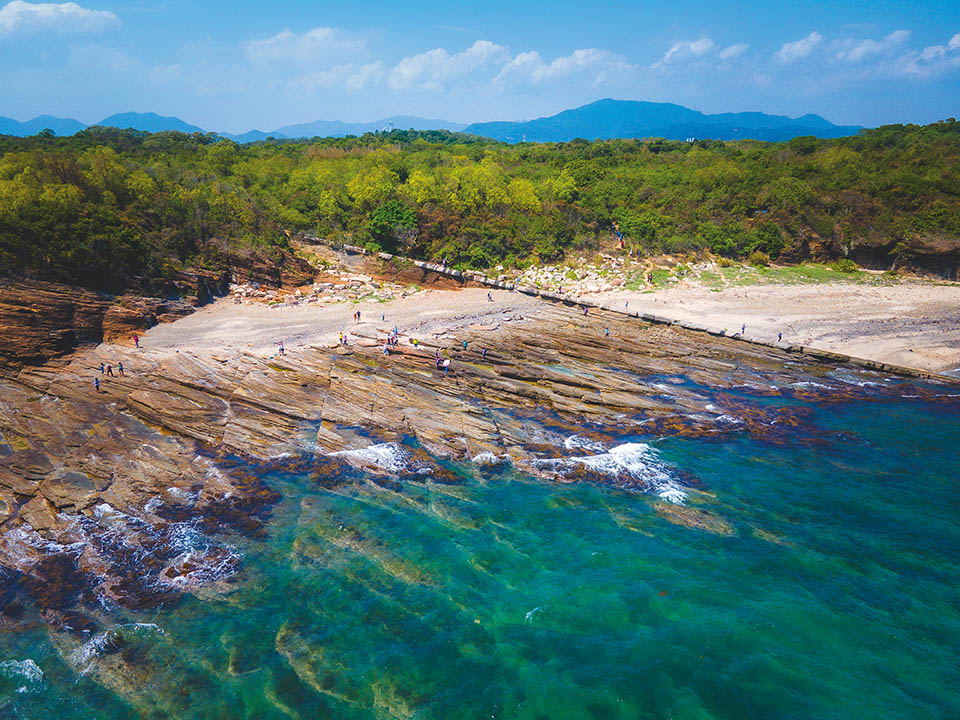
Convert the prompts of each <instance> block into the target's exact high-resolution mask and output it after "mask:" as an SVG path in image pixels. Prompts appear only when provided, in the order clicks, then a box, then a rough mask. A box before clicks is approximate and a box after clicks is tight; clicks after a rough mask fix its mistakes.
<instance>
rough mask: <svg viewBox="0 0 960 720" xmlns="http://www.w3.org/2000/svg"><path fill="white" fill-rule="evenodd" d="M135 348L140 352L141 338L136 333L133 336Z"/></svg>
mask: <svg viewBox="0 0 960 720" xmlns="http://www.w3.org/2000/svg"><path fill="white" fill-rule="evenodd" d="M133 346H134V347H135V348H137V349H138V350H139V349H140V336H139V335H137V334H136V333H134V335H133Z"/></svg>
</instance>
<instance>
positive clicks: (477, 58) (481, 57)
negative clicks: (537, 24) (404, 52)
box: [389, 40, 510, 90]
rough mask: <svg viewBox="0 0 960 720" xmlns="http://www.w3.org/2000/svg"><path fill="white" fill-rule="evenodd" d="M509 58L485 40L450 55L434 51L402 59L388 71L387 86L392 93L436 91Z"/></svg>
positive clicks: (497, 47)
mask: <svg viewBox="0 0 960 720" xmlns="http://www.w3.org/2000/svg"><path fill="white" fill-rule="evenodd" d="M509 57H510V54H509V53H508V52H507V49H506V48H505V47H503V46H502V45H496V44H494V43H492V42H489V41H488V40H477V41H476V42H475V43H474V44H473V45H472V46H470V47H469V48H467V49H466V50H464V51H463V52H458V53H455V54H453V55H450V54H449V53H448V52H447V51H446V50H444V49H443V48H436V49H434V50H429V51H427V52H423V53H419V54H417V55H411V56H409V57H405V58H403V59H402V60H401V61H400V62H398V63H397V65H396V67H394V68H393V70H392V71H391V72H390V79H389V83H390V87H391V88H393V89H394V90H439V89H440V88H442V87H443V85H444V84H445V83H446V82H447V81H448V80H451V79H455V78H463V77H465V76H467V75H470V74H471V73H473V72H475V71H477V70H480V69H481V68H484V67H486V66H487V65H489V64H495V63H502V62H505V61H506V60H507V59H508V58H509Z"/></svg>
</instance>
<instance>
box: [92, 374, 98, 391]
mask: <svg viewBox="0 0 960 720" xmlns="http://www.w3.org/2000/svg"><path fill="white" fill-rule="evenodd" d="M93 389H94V390H96V391H97V392H100V378H98V377H94V378H93Z"/></svg>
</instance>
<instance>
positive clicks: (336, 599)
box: [0, 386, 960, 720]
mask: <svg viewBox="0 0 960 720" xmlns="http://www.w3.org/2000/svg"><path fill="white" fill-rule="evenodd" d="M905 387H907V388H910V387H913V386H905ZM936 392H939V393H949V392H955V390H953V391H952V390H949V389H943V388H941V389H939V390H937V391H936ZM909 394H911V393H910V392H909V391H908V390H905V391H904V392H903V393H902V395H909ZM758 402H761V400H758ZM763 402H773V401H770V400H763ZM776 402H781V403H789V404H792V405H803V406H805V407H806V408H808V410H807V412H809V413H810V414H809V415H808V416H806V422H807V426H808V430H805V431H803V432H801V433H800V435H802V437H801V436H799V435H798V437H797V439H796V442H791V441H790V440H789V438H788V439H787V440H786V441H783V440H781V441H778V442H768V441H765V440H764V439H762V438H758V437H756V436H755V435H748V434H747V433H737V432H732V433H728V434H725V435H723V437H722V438H710V437H699V438H684V437H658V436H656V435H642V434H641V435H635V434H632V435H629V436H622V437H618V438H616V439H615V440H614V441H610V440H607V441H606V443H605V444H604V446H603V447H601V446H599V445H595V444H589V443H586V444H587V445H589V450H585V449H584V448H583V444H578V442H577V441H574V442H571V443H568V446H561V447H560V448H559V449H558V455H567V456H571V455H576V456H579V457H585V456H591V455H592V456H595V457H601V458H603V459H601V460H598V461H596V462H595V463H594V464H595V465H596V466H597V467H599V468H601V469H603V468H604V467H608V466H610V463H613V466H615V467H619V468H620V469H621V470H623V468H624V467H626V468H628V471H629V472H633V473H636V474H637V475H638V476H639V477H644V478H648V479H651V480H650V482H651V485H650V491H649V492H639V491H635V490H625V489H621V488H617V487H612V486H609V485H603V484H595V483H587V482H580V483H556V482H549V481H546V480H544V479H542V478H534V477H532V476H531V475H529V474H527V473H524V472H521V471H519V470H517V469H516V468H514V467H513V466H511V465H509V464H504V465H500V466H494V467H478V466H475V465H473V464H472V463H463V464H454V465H451V466H450V467H451V468H452V469H453V470H455V471H456V473H458V474H459V476H460V478H461V480H460V482H459V483H456V484H450V483H448V482H447V483H433V482H431V481H430V478H429V476H423V475H421V476H417V477H401V478H400V479H399V480H397V479H395V478H389V477H385V476H377V475H369V474H362V473H355V474H354V476H353V477H352V478H351V479H349V480H348V481H341V479H339V478H331V477H324V476H323V474H322V473H318V472H317V471H311V470H310V469H309V463H303V462H301V463H299V464H298V465H297V468H298V471H297V472H283V471H279V470H277V471H274V472H272V474H270V476H269V477H268V478H267V480H268V482H269V484H270V485H271V486H272V487H273V488H274V489H275V490H277V491H278V492H279V493H280V497H281V499H280V500H279V502H278V504H277V505H276V506H275V507H274V509H273V511H272V513H271V516H270V520H269V521H268V523H267V525H266V527H265V534H264V535H263V536H261V537H246V536H242V535H236V534H230V533H227V534H224V535H221V536H218V537H216V538H215V539H209V540H204V539H203V538H202V537H200V535H199V534H198V536H197V537H196V538H194V542H197V543H201V544H202V543H203V542H211V543H217V544H220V545H224V546H226V547H227V548H229V549H230V551H231V553H232V554H233V556H235V557H236V558H238V559H239V566H238V570H237V572H236V574H235V576H234V577H232V578H231V581H232V582H231V583H230V590H229V591H228V592H214V591H213V590H212V589H211V590H210V592H206V593H204V592H201V593H198V594H196V595H188V596H185V597H184V598H183V599H181V600H180V601H178V602H175V603H172V604H170V605H169V606H163V607H155V608H148V609H146V610H143V611H139V612H130V611H122V610H119V609H117V608H113V607H109V606H105V607H103V608H101V609H100V613H101V614H100V617H101V618H110V619H111V622H112V627H111V628H110V629H108V630H105V631H104V630H98V631H97V632H96V633H89V634H88V636H87V637H82V638H80V639H79V640H76V639H73V638H72V637H71V638H70V639H64V637H63V634H60V635H56V634H52V633H51V632H50V631H48V629H47V627H46V625H45V624H44V623H42V622H39V621H38V622H37V623H35V624H33V625H32V626H30V627H28V628H27V629H26V630H24V629H18V630H16V631H10V632H0V717H3V718H7V717H11V718H35V719H38V720H40V719H43V720H48V719H50V718H64V719H66V718H136V717H157V718H159V717H182V718H284V717H293V718H529V719H531V720H539V719H541V718H543V719H546V718H549V719H554V718H556V719H560V718H569V719H571V720H575V719H581V718H625V719H626V718H629V719H639V718H673V719H675V720H706V719H708V718H715V719H718V720H719V719H725V720H726V719H731V720H732V719H734V718H783V719H784V720H786V719H800V718H804V719H807V718H809V719H811V720H812V719H816V720H827V719H830V718H836V719H838V720H840V719H842V720H856V719H860V718H862V719H864V720H876V719H878V718H883V719H885V720H890V719H893V718H911V719H913V720H923V719H931V720H933V719H944V720H945V719H948V718H958V717H960V662H958V660H957V658H958V657H960V487H958V478H960V474H958V471H957V463H958V460H960V412H958V407H960V406H958V404H957V402H956V400H949V399H947V400H943V399H942V398H941V399H936V398H933V399H931V398H930V397H925V398H916V397H904V396H900V397H898V396H897V394H896V393H893V394H890V393H887V394H886V395H884V396H883V397H880V396H877V397H870V396H869V394H868V396H867V397H865V398H862V399H857V400H844V401H842V402H821V403H813V402H808V403H804V402H802V401H800V400H789V401H786V400H783V399H779V400H777V401H776ZM641 427H642V426H641ZM571 448H573V449H572V450H571ZM618 448H620V449H619V450H618ZM623 448H626V449H623ZM611 451H612V452H611ZM384 452H386V453H387V454H390V453H393V454H392V455H391V458H392V460H391V462H393V461H396V462H401V463H402V461H403V458H404V451H403V446H402V445H401V446H392V449H385V450H384ZM611 458H612V459H611ZM617 462H619V463H620V464H619V465H617ZM305 467H306V468H307V469H304V468H305ZM665 478H666V479H665ZM670 478H673V479H675V482H676V483H677V484H678V485H680V486H683V487H686V488H689V490H687V491H686V492H685V495H686V497H685V499H684V505H683V507H685V508H688V509H696V510H702V511H704V512H708V513H710V516H711V517H715V518H720V519H721V520H722V521H723V524H722V529H724V530H725V533H724V534H717V533H715V532H708V531H705V530H702V529H695V528H692V527H688V526H685V525H681V524H676V523H674V522H670V521H669V519H670V517H671V516H670V513H669V512H664V511H663V510H662V508H663V507H665V502H664V501H663V500H660V499H659V498H658V497H657V495H658V492H662V491H663V490H664V487H667V486H671V483H672V482H674V481H673V480H670ZM668 489H669V488H668ZM88 638H89V639H88Z"/></svg>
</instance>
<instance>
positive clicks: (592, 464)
mask: <svg viewBox="0 0 960 720" xmlns="http://www.w3.org/2000/svg"><path fill="white" fill-rule="evenodd" d="M532 465H533V466H534V467H536V468H537V469H539V470H541V471H545V472H548V473H553V474H556V475H560V476H566V477H569V476H571V475H580V474H581V473H583V472H584V471H586V472H587V473H590V474H595V475H598V476H600V477H601V478H602V479H603V480H604V481H606V482H612V483H613V484H615V485H617V486H619V487H624V488H627V489H640V490H643V491H645V492H651V493H654V494H656V495H658V496H659V497H661V498H663V499H664V500H668V501H669V502H672V503H677V504H683V502H684V500H686V498H687V493H686V491H685V490H684V489H683V487H682V486H681V485H680V484H679V483H678V482H677V481H676V480H675V479H674V477H673V476H672V475H671V474H670V469H669V467H668V466H667V465H665V464H664V463H663V462H662V461H661V460H660V459H659V457H658V453H657V451H656V450H655V449H654V448H652V447H650V446H649V445H647V444H646V443H624V444H623V445H617V446H616V447H614V448H611V449H610V450H609V451H607V452H604V453H598V454H596V455H582V456H578V457H568V458H550V459H546V460H534V461H532Z"/></svg>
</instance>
